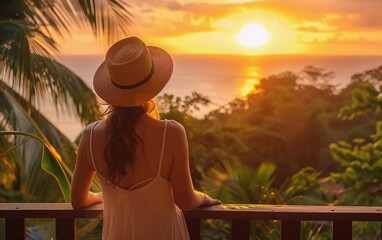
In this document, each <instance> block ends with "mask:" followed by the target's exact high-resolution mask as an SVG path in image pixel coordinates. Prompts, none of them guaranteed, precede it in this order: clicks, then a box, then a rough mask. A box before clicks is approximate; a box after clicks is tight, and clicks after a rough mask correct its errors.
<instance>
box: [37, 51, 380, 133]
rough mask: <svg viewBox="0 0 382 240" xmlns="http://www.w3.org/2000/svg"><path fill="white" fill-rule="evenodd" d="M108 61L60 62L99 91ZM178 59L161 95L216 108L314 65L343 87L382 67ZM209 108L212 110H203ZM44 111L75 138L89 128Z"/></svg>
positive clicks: (327, 60) (285, 58) (348, 60)
mask: <svg viewBox="0 0 382 240" xmlns="http://www.w3.org/2000/svg"><path fill="white" fill-rule="evenodd" d="M103 59H104V56H101V55H86V56H85V55H81V56H76V55H62V56H59V57H58V59H57V60H58V61H59V62H61V63H63V64H64V65H65V66H67V67H68V68H69V69H71V70H72V71H73V72H74V73H76V74H77V75H78V76H80V77H81V78H82V79H83V80H84V81H85V82H86V84H88V86H89V87H91V88H93V86H92V79H93V74H94V72H95V70H96V68H97V67H98V66H99V64H100V63H101V62H102V61H103ZM173 61H174V72H173V75H172V78H171V80H170V81H169V83H168V84H167V85H166V87H165V88H164V89H163V90H162V92H161V93H160V94H163V93H168V94H174V95H175V96H180V97H183V96H186V95H189V94H191V93H192V92H193V91H196V92H199V93H201V94H203V95H206V96H208V97H209V98H210V99H211V101H212V102H213V103H214V104H213V105H211V106H214V107H216V106H217V105H222V104H225V103H228V102H229V101H231V100H233V99H235V98H244V95H245V93H247V92H248V91H249V90H250V88H251V87H252V86H253V84H254V83H256V82H257V81H258V80H259V79H261V78H263V77H267V76H269V75H274V74H279V73H282V72H285V71H292V72H295V73H299V72H301V71H302V69H303V68H304V67H305V66H309V65H311V66H314V67H318V68H323V69H325V71H330V72H333V73H334V78H333V79H332V80H331V82H330V83H331V84H333V85H335V86H337V88H338V89H341V88H343V87H345V86H346V85H347V84H348V83H349V82H350V80H351V76H352V75H353V74H356V73H361V72H363V71H365V70H369V69H372V68H375V67H378V66H380V65H382V56H334V55H330V56H327V55H262V56H236V55H174V56H173ZM212 108H213V107H212ZM208 110H212V109H207V110H206V109H205V110H203V111H204V113H205V112H207V111H208ZM43 112H44V114H45V115H46V116H47V117H48V118H49V119H50V120H51V121H52V122H53V123H55V124H56V125H57V126H58V128H59V129H60V130H62V131H63V132H65V133H66V135H67V136H68V137H69V138H70V139H72V140H73V139H75V138H76V137H77V136H78V134H79V133H80V132H81V129H82V128H83V126H81V125H80V124H79V123H77V121H75V120H74V119H73V118H72V117H62V116H60V117H58V116H57V114H56V112H55V110H54V109H52V108H46V109H45V110H44V111H43ZM202 114H203V112H202V113H199V116H201V115H202Z"/></svg>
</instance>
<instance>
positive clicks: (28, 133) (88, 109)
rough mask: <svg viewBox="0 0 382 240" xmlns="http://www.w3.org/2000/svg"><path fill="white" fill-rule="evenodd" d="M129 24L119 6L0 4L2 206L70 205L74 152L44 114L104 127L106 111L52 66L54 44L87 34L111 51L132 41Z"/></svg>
mask: <svg viewBox="0 0 382 240" xmlns="http://www.w3.org/2000/svg"><path fill="white" fill-rule="evenodd" d="M130 22H131V15H130V12H129V11H128V6H127V5H126V4H125V3H124V2H123V1H120V0H109V1H107V0H103V1H98V0H97V1H95V0H85V1H82V0H81V1H77V0H71V1H49V0H27V1H25V0H24V1H23V0H12V1H1V3H0V131H1V132H2V134H1V135H0V142H1V144H0V152H1V153H4V152H7V153H8V154H7V155H2V156H1V162H0V168H1V169H0V172H1V174H0V179H1V182H0V201H11V202H61V201H69V188H68V186H69V185H70V178H71V171H72V169H73V164H74V160H75V156H76V145H75V144H73V143H72V142H71V141H70V140H69V139H68V138H67V137H66V136H65V134H63V133H62V132H60V131H59V130H58V129H57V127H56V126H54V125H53V124H52V123H51V122H50V121H49V120H48V119H47V118H46V117H45V116H44V115H43V114H42V112H41V109H43V108H51V109H55V110H56V114H57V115H59V116H62V115H63V114H65V115H72V116H74V117H76V118H77V119H78V120H79V121H80V122H81V123H82V124H86V123H88V122H91V121H94V120H96V119H98V117H99V116H100V110H99V108H98V104H97V100H96V96H95V94H94V93H93V91H92V90H91V89H90V88H89V87H88V86H87V85H86V84H85V83H84V82H83V81H82V80H81V79H80V78H79V77H78V76H77V75H75V74H74V73H73V72H71V71H70V70H69V69H68V68H66V67H65V66H64V65H62V64H61V63H59V62H58V61H56V60H55V59H54V57H55V55H56V54H57V53H58V52H59V46H58V44H57V42H56V41H57V39H63V38H65V36H68V35H70V34H71V33H72V30H73V29H74V28H80V29H82V30H84V29H86V28H88V29H91V30H92V32H93V33H94V35H95V36H96V37H97V38H99V39H106V40H107V41H108V42H109V43H110V42H112V41H114V40H115V39H116V38H117V37H119V36H121V34H124V35H125V34H126V33H127V30H128V29H129V26H130ZM14 131H17V132H14ZM6 133H12V134H11V135H8V134H6ZM19 133H24V134H19ZM36 139H37V140H38V141H36ZM41 143H43V144H41ZM15 146H17V148H14V147H15ZM43 146H44V147H43ZM10 149H13V151H8V150H10ZM47 150H48V151H47ZM41 167H42V168H43V169H44V170H46V171H43V170H42V168H41ZM47 173H49V174H50V175H48V174H47ZM52 177H54V178H55V179H56V180H57V181H52V179H53V178H52ZM94 188H97V185H95V186H94ZM42 189H46V191H42ZM48 189H49V190H48ZM47 228H49V226H47ZM36 234H37V233H36ZM37 235H38V234H37ZM45 237H46V238H50V237H49V236H45Z"/></svg>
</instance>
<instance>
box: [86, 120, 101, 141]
mask: <svg viewBox="0 0 382 240" xmlns="http://www.w3.org/2000/svg"><path fill="white" fill-rule="evenodd" d="M97 123H99V122H92V123H90V124H88V125H87V126H86V127H85V128H84V130H83V131H82V138H83V139H87V138H89V136H90V132H91V131H92V129H93V128H94V127H95V125H96V124H97Z"/></svg>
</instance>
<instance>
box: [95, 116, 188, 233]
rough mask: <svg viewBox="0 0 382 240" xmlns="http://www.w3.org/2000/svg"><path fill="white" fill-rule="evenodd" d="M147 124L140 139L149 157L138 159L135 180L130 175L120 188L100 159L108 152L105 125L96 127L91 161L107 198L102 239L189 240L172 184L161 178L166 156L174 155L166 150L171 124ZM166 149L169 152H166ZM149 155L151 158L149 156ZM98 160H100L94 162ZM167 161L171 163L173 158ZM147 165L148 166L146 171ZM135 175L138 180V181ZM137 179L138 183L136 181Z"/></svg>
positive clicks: (134, 173) (165, 122)
mask: <svg viewBox="0 0 382 240" xmlns="http://www.w3.org/2000/svg"><path fill="white" fill-rule="evenodd" d="M143 121H148V123H147V125H144V123H143V125H142V126H145V127H144V128H142V129H143V130H142V131H141V132H140V133H141V134H142V135H138V136H139V137H140V138H141V139H142V142H143V146H144V147H143V148H142V149H144V151H142V152H141V153H142V154H143V155H142V156H141V157H142V158H144V157H145V156H146V159H145V160H144V159H136V161H134V164H133V169H134V171H133V176H129V175H127V176H126V177H124V178H123V179H121V183H123V184H124V185H120V184H118V186H113V184H111V183H110V182H108V181H107V180H106V178H105V176H106V172H107V167H106V164H105V161H104V160H103V159H102V154H98V155H96V153H97V152H98V151H100V150H101V151H102V148H104V146H103V145H102V143H103V142H104V141H103V140H102V138H103V136H102V134H103V130H102V123H101V125H100V128H96V125H97V123H96V124H94V125H92V129H91V133H90V144H91V145H90V155H91V156H90V158H91V159H92V160H94V162H92V164H94V165H93V166H94V167H95V169H96V172H97V176H98V178H99V180H100V182H101V186H102V192H103V198H104V223H103V234H102V235H103V237H102V238H103V239H188V232H187V227H186V224H185V220H184V216H183V214H182V211H181V210H180V209H179V208H178V207H177V206H176V205H175V202H174V199H173V196H172V188H171V184H170V182H169V181H168V179H165V178H163V177H162V175H161V174H162V169H163V168H162V166H163V165H164V164H163V163H164V162H165V161H164V160H165V159H164V156H165V155H168V156H171V154H165V153H166V152H168V150H171V148H170V149H169V148H166V139H167V138H166V136H167V125H168V122H167V121H164V122H163V121H155V122H152V120H150V119H146V120H145V119H143ZM153 124H154V125H153ZM138 126H139V125H138ZM147 129H150V132H148V133H147V132H146V133H145V130H147ZM97 130H98V131H97ZM158 130H160V131H158ZM137 133H139V131H137ZM153 133H154V135H153ZM159 133H160V134H159ZM97 137H98V138H97ZM97 144H98V145H97ZM167 145H168V144H167ZM158 146H159V149H158ZM146 149H147V150H146ZM166 149H168V150H167V151H166ZM158 150H159V152H158ZM146 151H147V152H148V153H147V154H145V153H146ZM155 153H157V154H155ZM158 153H159V154H158ZM94 156H97V157H95V158H94ZM138 156H139V155H138ZM166 160H171V158H167V159H166ZM142 162H144V164H142ZM143 165H145V166H144V167H143ZM105 167H106V168H105ZM155 167H156V169H155ZM143 168H144V169H145V170H144V171H143ZM136 169H140V171H136ZM153 170H156V171H153ZM136 173H140V174H141V175H139V174H136ZM153 173H154V174H153ZM134 175H136V176H135V177H134ZM168 177H169V176H168V175H167V178H168ZM133 179H134V180H135V181H132V180H133ZM141 179H143V180H141ZM137 181H138V182H137Z"/></svg>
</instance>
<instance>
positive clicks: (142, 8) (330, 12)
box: [61, 0, 382, 55]
mask: <svg viewBox="0 0 382 240" xmlns="http://www.w3.org/2000/svg"><path fill="white" fill-rule="evenodd" d="M126 2H127V3H128V4H129V5H130V7H131V8H130V10H131V12H132V14H133V18H134V24H133V26H132V28H131V32H132V35H136V36H139V37H141V38H142V39H144V41H145V42H146V43H148V44H150V45H157V46H160V47H163V48H165V49H166V50H168V51H169V52H171V53H173V54H177V53H178V54H184V53H196V54H197V53H202V54H205V53H219V54H288V53H298V54H335V55H339V54H351V55H352V54H357V55H359V54H361V55H362V54H365V55H367V54H382V0H319V1H318V0H317V1H316V0H257V1H243V0H242V1H240V0H236V1H235V0H205V1H201V0H130V1H127V0H126ZM249 23H257V24H261V25H262V26H264V27H265V28H266V29H267V31H268V33H269V36H270V38H269V41H268V42H266V43H265V44H264V45H262V46H258V47H255V48H248V47H245V46H243V45H241V44H240V43H238V41H237V40H236V38H237V36H238V34H239V32H240V30H241V29H242V28H243V27H244V26H245V25H247V24H249ZM254 34H255V35H256V33H254ZM106 49H107V44H101V43H99V42H98V43H97V41H96V40H95V39H94V38H93V37H92V36H91V34H86V33H83V32H78V33H75V34H74V35H73V36H72V37H67V38H66V39H65V40H64V41H62V43H61V52H62V53H63V54H103V53H104V52H105V50H106Z"/></svg>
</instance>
